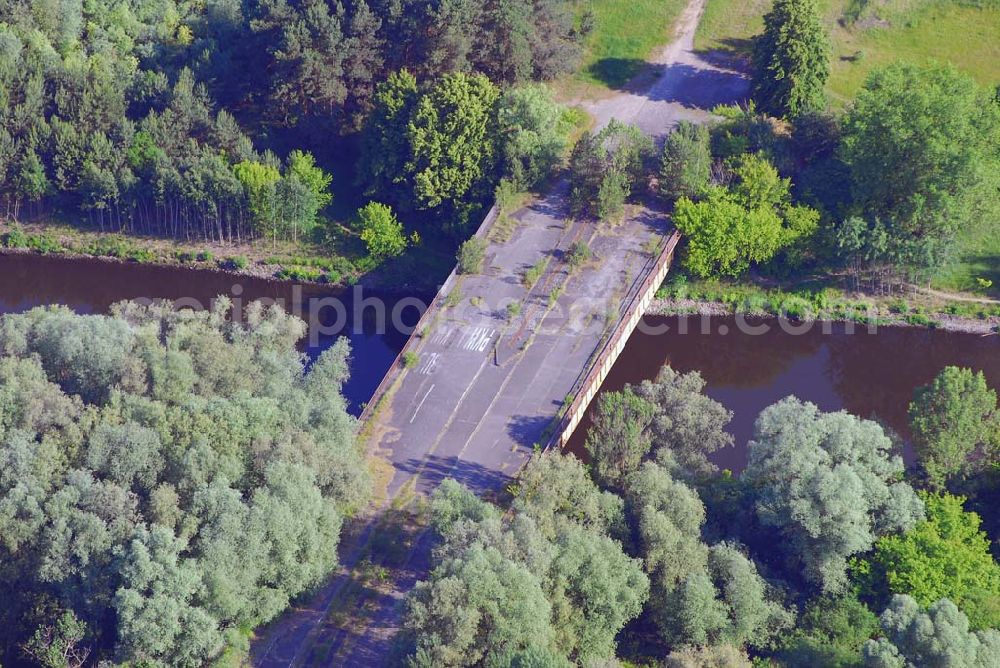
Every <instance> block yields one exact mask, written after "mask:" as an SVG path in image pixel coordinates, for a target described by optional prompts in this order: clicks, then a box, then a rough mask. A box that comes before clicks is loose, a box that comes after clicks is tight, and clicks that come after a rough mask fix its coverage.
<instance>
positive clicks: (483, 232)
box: [358, 204, 500, 429]
mask: <svg viewBox="0 0 1000 668" xmlns="http://www.w3.org/2000/svg"><path fill="white" fill-rule="evenodd" d="M499 217H500V207H499V205H497V204H494V205H493V206H492V207H491V208H490V210H489V211H487V212H486V216H485V217H484V218H483V222H482V224H480V226H479V229H478V230H476V233H475V234H474V235H472V236H473V237H474V238H478V239H485V238H486V237H487V236H488V235H489V233H490V230H492V229H493V225H494V223H496V222H497V219H498V218H499ZM457 280H458V265H457V264H456V265H455V268H454V269H452V270H451V273H450V274H448V278H446V279H445V281H444V283H442V284H441V287H440V288H439V289H438V292H437V294H436V295H434V299H433V300H431V303H430V304H429V305H428V306H427V308H426V309H425V310H424V312H423V313H422V314H420V319H419V320H417V324H416V325H415V326H414V327H413V333H412V334H410V338H409V339H407V341H406V345H404V346H403V348H402V350H400V351H399V354H398V355H396V359H394V360H393V362H392V366H390V367H389V370H388V371H386V373H385V376H384V377H383V378H382V382H381V383H379V384H378V387H376V388H375V392H374V393H373V394H372V398H371V399H369V400H368V403H367V404H365V408H364V410H362V411H361V415H360V416H359V417H358V428H359V429H360V428H361V427H363V426H364V424H365V423H366V422H367V421H368V420H370V419H371V417H372V415H373V414H374V413H375V410H376V408H378V405H379V404H380V403H381V401H382V399H383V397H385V395H386V393H387V392H388V391H389V388H390V387H392V384H393V383H394V382H395V381H396V378H397V377H398V376H399V373H400V372H401V371H402V370H403V362H402V360H403V356H404V355H406V353H408V352H409V351H411V350H413V349H414V348H415V347H416V346H417V345H418V344H419V342H420V334H421V332H423V331H424V329H426V327H427V325H428V323H430V322H431V321H432V320H433V318H434V316H435V315H436V314H437V312H438V310H439V308H440V307H439V304H440V303H441V302H443V301H444V298H445V297H447V295H448V293H449V292H451V290H452V288H453V287H454V285H455V281H457Z"/></svg>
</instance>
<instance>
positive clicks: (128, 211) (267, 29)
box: [0, 0, 589, 241]
mask: <svg viewBox="0 0 1000 668" xmlns="http://www.w3.org/2000/svg"><path fill="white" fill-rule="evenodd" d="M588 24H589V20H588V19H587V14H586V13H585V12H581V11H578V10H577V8H576V5H575V3H573V2H570V1H569V0H516V1H514V2H508V1H495V0H458V1H453V0H440V1H434V2H424V1H422V0H421V1H416V0H373V2H371V3H370V4H369V3H366V2H365V1H364V0H358V1H356V2H355V1H350V2H345V3H340V2H337V3H328V2H326V1H325V0H318V1H317V0H302V1H301V2H299V1H296V2H286V1H285V0H261V1H260V2H258V1H256V0H246V1H240V0H210V1H209V2H186V1H180V2H177V1H175V0H165V1H163V2H143V1H138V0H136V1H133V0H128V1H127V2H105V1H103V0H97V1H96V2H82V0H66V1H57V2H48V1H47V0H23V1H22V0H12V1H10V2H4V3H3V5H2V6H0V100H2V104H0V199H2V200H3V209H4V212H5V214H6V216H8V217H11V218H15V219H16V218H18V217H26V216H35V217H38V216H42V217H47V216H52V215H56V214H61V215H63V216H65V217H66V218H68V219H69V220H70V221H72V220H86V221H88V222H89V223H90V224H91V225H96V226H99V227H100V228H101V229H109V230H114V231H119V230H124V231H134V232H140V233H148V234H156V235H166V236H170V237H182V238H188V239H190V238H202V239H206V240H208V239H215V240H220V241H221V240H227V241H232V240H240V239H247V238H254V237H273V238H275V239H277V238H301V237H307V236H308V235H309V234H310V233H312V232H313V230H314V228H315V227H316V225H317V222H318V221H317V214H318V213H319V212H320V211H321V210H322V209H323V208H324V207H325V206H326V205H327V204H328V203H329V201H330V191H329V186H330V176H329V174H327V173H326V172H325V171H324V168H326V169H327V170H328V169H329V165H331V164H338V163H340V162H342V161H343V160H344V156H345V155H346V156H348V159H349V160H351V161H353V160H354V159H355V156H356V151H353V150H352V149H350V146H351V145H352V141H346V142H345V141H344V140H343V138H344V137H345V136H350V135H356V134H357V132H358V131H359V130H360V129H361V128H362V127H363V126H364V125H365V123H366V119H367V118H368V116H369V114H370V113H371V111H372V109H373V108H374V107H376V106H378V101H379V100H380V99H381V100H383V101H385V100H386V99H387V97H389V96H391V95H393V93H392V91H387V90H381V91H380V89H379V85H380V84H381V83H383V82H385V81H386V80H387V79H389V77H390V74H392V73H396V72H401V71H408V72H409V73H412V77H411V75H410V74H401V75H398V76H401V77H403V79H397V83H399V82H400V81H409V82H410V83H409V84H408V85H410V86H411V88H414V87H415V86H416V85H417V82H420V85H421V86H422V87H424V86H426V88H427V90H428V93H427V95H426V96H423V97H422V98H421V99H420V100H419V101H417V100H416V99H415V98H414V99H412V100H410V99H403V98H405V97H406V94H404V93H402V92H399V91H397V92H396V95H397V96H402V97H400V98H399V104H401V105H403V108H394V109H392V110H385V109H383V111H382V113H381V114H380V115H379V119H381V124H383V125H384V123H385V122H386V118H385V117H386V115H387V114H389V115H394V116H395V117H398V118H401V119H403V120H411V119H409V117H408V116H401V114H407V113H409V111H408V110H409V109H410V108H411V107H413V114H414V117H413V119H412V120H413V122H414V124H416V125H417V126H418V129H420V128H421V126H422V129H423V131H424V132H431V133H433V132H435V131H436V132H438V133H440V134H442V135H444V136H448V133H449V132H456V131H457V128H456V124H461V123H464V122H465V121H466V120H469V119H467V118H466V117H465V116H463V112H462V110H461V109H456V108H455V107H456V105H458V106H460V105H461V104H462V103H463V102H465V101H467V100H471V101H473V102H477V103H479V104H480V105H481V106H482V108H483V110H484V111H483V112H482V113H483V114H485V116H483V117H482V118H480V119H479V127H478V131H479V132H480V133H482V132H483V131H484V127H485V129H488V130H489V135H490V137H491V138H492V137H493V136H497V135H499V134H500V133H499V132H498V130H497V127H496V123H497V122H498V121H497V118H496V116H495V113H494V111H495V110H494V106H495V105H494V102H495V101H496V99H497V98H498V97H499V93H498V92H497V91H496V88H495V86H503V87H504V88H505V89H506V88H508V87H509V86H513V85H516V84H523V83H526V82H529V81H532V80H544V79H550V78H552V77H554V76H557V75H559V74H562V73H565V72H567V71H569V70H571V69H573V68H574V67H575V66H576V65H577V63H578V61H579V58H580V56H581V49H582V47H581V43H582V40H583V38H584V37H585V35H586V33H587V31H588ZM467 72H468V73H471V72H477V73H480V74H481V75H483V76H484V77H487V78H488V80H489V81H487V80H486V79H485V78H484V79H479V78H473V79H471V80H468V81H467V80H466V79H464V78H462V77H458V78H451V79H447V78H445V79H442V77H446V76H447V75H452V74H455V73H467ZM407 77H410V78H409V79H407ZM437 82H440V83H437ZM449 82H450V83H449ZM411 93H412V94H413V95H416V90H415V89H414V90H412V91H411ZM484 124H485V126H484ZM376 125H379V121H377V122H376ZM449 138H450V139H455V137H450V136H449ZM394 139H395V140H396V141H401V140H403V139H404V138H403V137H400V136H399V135H398V134H397V135H395V136H394ZM458 139H461V138H458ZM356 143H357V142H356V141H353V144H356ZM369 145H370V146H372V150H373V151H379V150H382V149H385V148H387V147H385V146H378V145H377V143H376V144H374V145H373V144H372V143H371V142H369ZM432 149H433V146H430V147H428V148H427V151H428V152H427V154H426V155H427V157H425V158H424V159H422V158H421V157H420V156H419V155H417V156H413V160H412V162H413V164H409V163H408V164H407V165H406V166H405V167H406V168H405V169H403V165H400V171H399V173H394V174H393V177H394V178H396V179H398V180H402V179H408V178H410V177H411V176H414V173H416V174H417V176H419V173H420V172H434V170H437V169H439V171H441V172H449V170H451V169H453V168H454V166H453V165H450V164H447V163H445V164H443V165H438V164H437V163H436V162H435V161H436V160H437V159H438V157H439V154H438V153H435V152H433V151H432ZM460 150H461V143H460V144H459V147H458V149H454V150H453V151H452V153H454V152H456V151H460ZM495 157H496V156H495V155H494V154H493V153H492V152H489V151H487V152H486V154H485V155H484V156H483V160H482V161H476V160H475V158H474V157H473V158H468V159H466V162H465V164H463V165H462V166H463V167H466V166H469V163H471V162H477V165H476V167H478V168H481V170H480V171H478V172H475V173H473V174H471V175H468V176H466V177H465V178H468V179H471V180H473V181H474V182H475V183H474V184H471V185H475V186H478V187H480V194H482V193H486V194H487V195H489V194H491V192H492V186H491V185H490V182H491V181H495V179H496V178H497V171H496V170H498V169H500V167H501V166H500V165H498V163H497V162H496V160H495V159H494V158H495ZM383 159H384V160H390V161H391V160H399V161H406V160H408V156H404V155H399V154H392V153H390V154H388V155H386V154H382V153H380V154H377V155H376V154H374V153H373V154H369V155H368V159H367V162H368V164H371V163H373V162H376V161H378V160H383ZM428 161H431V162H430V163H428ZM347 174H348V175H347V176H346V178H347V179H349V180H353V174H351V173H350V170H348V172H347ZM368 176H371V177H373V178H372V179H370V180H369V179H367V178H366V177H368ZM362 177H363V179H364V182H363V184H362V185H363V186H365V187H367V188H368V189H369V190H370V191H374V192H375V194H376V195H377V196H378V197H384V196H389V193H382V192H380V188H381V186H383V185H384V182H383V181H381V180H380V179H379V178H377V177H378V170H375V172H374V173H371V172H365V173H363V174H362ZM341 178H345V177H343V176H342V177H341ZM437 178H439V174H437V173H430V174H427V175H426V179H427V180H434V179H437ZM445 178H447V177H445ZM421 183H423V181H421ZM471 185H467V186H466V187H465V188H460V187H458V186H457V185H455V184H450V189H449V187H448V185H444V186H431V185H429V184H426V188H428V189H430V190H433V192H427V193H424V192H418V193H417V195H418V202H417V204H418V208H425V209H435V208H437V207H438V206H439V205H441V204H442V202H443V201H445V200H447V198H448V197H456V196H462V197H464V198H465V199H464V200H463V201H462V202H461V203H460V204H459V207H460V206H461V205H463V204H465V203H466V202H471V201H474V197H472V196H471V195H470V193H468V189H469V187H471ZM419 190H421V187H419V186H418V191H419ZM448 201H450V200H448ZM449 213H450V212H449Z"/></svg>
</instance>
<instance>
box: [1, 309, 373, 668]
mask: <svg viewBox="0 0 1000 668" xmlns="http://www.w3.org/2000/svg"><path fill="white" fill-rule="evenodd" d="M229 310H230V309H229V305H228V303H227V302H226V301H225V300H224V299H221V298H220V300H219V301H218V302H217V304H216V306H215V308H214V309H213V310H212V311H206V312H200V313H193V312H177V311H174V310H172V309H170V308H168V307H165V306H164V307H159V306H151V307H143V306H138V305H135V304H131V303H124V304H122V305H119V306H118V307H116V308H115V312H114V314H112V315H110V316H80V315H75V314H73V313H71V312H69V311H68V310H66V309H65V308H62V307H47V308H37V309H34V310H32V311H29V312H27V313H25V314H22V315H7V316H3V318H2V319H0V352H2V357H0V397H2V399H0V440H2V444H0V591H3V592H4V595H3V606H2V609H0V661H2V662H3V663H4V665H9V662H13V663H14V664H15V665H17V664H18V663H19V662H21V661H23V660H24V659H31V660H32V661H33V662H35V663H37V664H39V665H42V666H51V667H55V666H79V665H82V664H83V663H84V661H85V660H88V657H89V662H90V663H93V664H96V663H97V662H98V661H99V660H112V661H115V662H121V663H126V664H129V665H150V666H152V665H166V666H199V665H202V664H204V663H205V662H206V661H207V660H208V659H211V658H213V657H217V656H219V655H220V653H222V652H223V651H224V650H225V649H226V648H233V649H236V650H239V649H241V648H245V647H246V645H247V643H248V636H249V631H250V630H251V629H252V628H253V627H255V626H256V625H258V624H260V623H262V622H265V621H267V620H269V619H272V618H273V617H275V616H276V615H277V614H278V613H280V612H281V611H282V610H284V609H285V608H286V607H287V606H288V604H289V601H290V600H291V599H292V598H293V597H295V596H296V595H298V594H300V593H302V592H303V591H305V590H307V589H308V588H311V587H313V586H315V585H316V584H317V583H319V582H320V581H321V580H322V579H323V578H324V577H325V576H327V575H328V574H329V573H330V571H331V570H332V569H333V568H334V566H335V565H336V563H337V545H338V542H339V537H340V529H341V525H342V523H343V522H344V519H345V518H346V517H348V516H350V515H352V514H353V513H355V512H356V511H357V510H358V509H359V508H360V507H362V506H363V505H364V504H365V503H366V502H367V498H368V494H369V487H370V481H369V477H368V472H367V471H368V469H367V466H366V463H365V459H364V456H363V453H362V452H361V451H360V448H359V447H357V446H356V445H355V442H354V430H355V421H354V419H353V418H351V417H350V416H349V415H348V413H347V410H346V404H345V401H344V399H343V397H342V396H341V394H340V388H341V383H342V382H343V381H344V380H345V378H346V374H347V356H348V349H347V345H346V342H345V341H344V340H342V341H341V342H340V343H338V344H337V345H335V346H333V347H332V348H330V349H329V350H327V351H326V352H324V353H323V354H322V355H321V356H320V358H319V359H318V360H317V361H316V362H314V363H313V364H312V365H311V366H310V368H309V369H308V371H307V370H306V366H305V359H304V356H303V354H302V353H300V352H299V351H298V350H297V348H296V343H297V342H298V340H299V339H300V338H301V337H302V336H303V334H304V330H305V324H304V323H303V322H302V321H301V320H299V319H297V318H294V317H291V316H288V315H286V314H285V313H284V312H283V311H281V310H280V309H278V308H276V307H270V308H261V307H260V305H259V303H258V304H256V305H254V306H251V307H250V308H249V309H248V310H247V312H246V314H245V315H246V324H236V323H233V322H232V321H231V320H230V313H229Z"/></svg>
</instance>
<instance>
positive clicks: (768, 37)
mask: <svg viewBox="0 0 1000 668" xmlns="http://www.w3.org/2000/svg"><path fill="white" fill-rule="evenodd" d="M829 76H830V38H829V37H828V36H827V34H826V30H825V29H824V27H823V23H822V18H821V16H820V13H819V9H818V8H817V5H816V0H775V2H774V6H773V7H772V8H771V11H770V12H768V13H767V14H766V15H765V16H764V34H762V35H760V36H759V37H758V38H757V41H756V44H755V46H754V54H753V94H754V99H756V100H757V104H758V106H759V107H760V108H761V109H762V110H763V111H766V112H767V113H769V114H773V115H775V116H781V117H794V116H798V115H799V114H802V113H804V112H807V111H815V110H819V109H822V108H823V106H824V104H825V95H824V90H823V89H824V86H825V85H826V80H827V79H828V78H829Z"/></svg>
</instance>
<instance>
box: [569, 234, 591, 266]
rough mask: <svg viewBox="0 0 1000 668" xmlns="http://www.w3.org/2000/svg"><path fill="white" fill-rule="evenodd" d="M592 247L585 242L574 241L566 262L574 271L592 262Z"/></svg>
mask: <svg viewBox="0 0 1000 668" xmlns="http://www.w3.org/2000/svg"><path fill="white" fill-rule="evenodd" d="M590 258H591V252H590V246H588V245H587V244H586V243H584V242H583V241H574V242H573V245H572V246H570V247H569V251H567V253H566V262H567V263H569V266H570V267H571V268H573V269H577V268H579V267H582V266H583V265H585V264H586V263H587V262H588V261H590Z"/></svg>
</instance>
